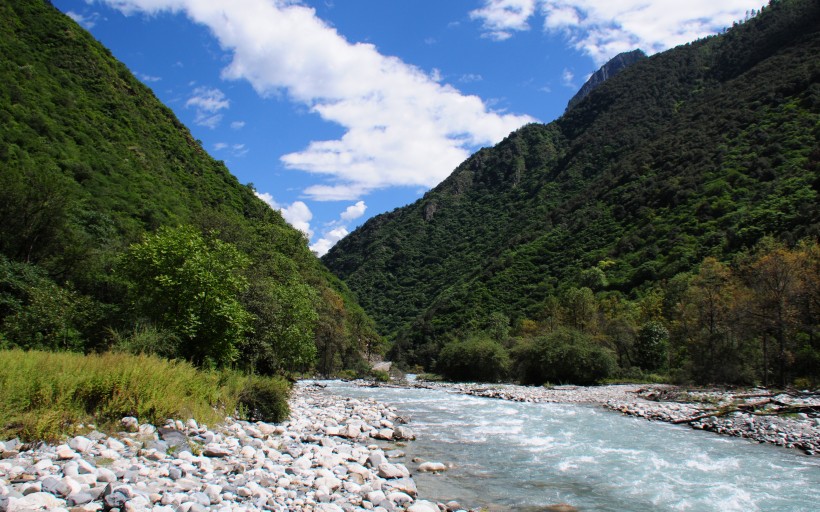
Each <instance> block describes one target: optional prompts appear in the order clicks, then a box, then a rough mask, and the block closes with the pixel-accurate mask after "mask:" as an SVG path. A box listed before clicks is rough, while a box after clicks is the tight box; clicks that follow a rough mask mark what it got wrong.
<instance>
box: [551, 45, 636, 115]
mask: <svg viewBox="0 0 820 512" xmlns="http://www.w3.org/2000/svg"><path fill="white" fill-rule="evenodd" d="M645 58H646V54H645V53H644V52H643V50H632V51H631V52H623V53H619V54H618V55H616V56H614V57H612V58H611V59H609V62H607V63H606V64H604V65H603V66H601V68H600V69H599V70H598V71H596V72H595V73H593V74H592V76H591V77H589V80H587V81H586V83H585V84H584V85H583V86H582V87H581V89H579V90H578V92H577V93H575V96H573V97H572V98H571V99H570V100H569V102H568V103H567V110H569V109H571V108H572V107H574V106H575V105H577V104H578V103H580V102H581V100H582V99H584V98H586V97H587V96H588V95H589V93H591V92H592V90H593V89H595V88H596V87H598V86H599V85H601V84H602V83H604V82H605V81H607V80H608V79H610V78H612V77H613V76H615V75H617V74H618V73H620V72H621V71H623V70H624V69H626V68H628V67H629V66H631V65H632V64H635V63H636V62H638V61H639V60H641V59H645Z"/></svg>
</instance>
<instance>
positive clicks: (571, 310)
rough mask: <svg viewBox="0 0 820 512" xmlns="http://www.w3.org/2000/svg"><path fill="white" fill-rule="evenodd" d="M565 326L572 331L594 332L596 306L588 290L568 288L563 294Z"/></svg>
mask: <svg viewBox="0 0 820 512" xmlns="http://www.w3.org/2000/svg"><path fill="white" fill-rule="evenodd" d="M564 311H566V319H567V324H568V325H569V326H570V327H572V328H573V329H577V330H579V331H584V332H594V331H595V329H596V325H595V320H596V315H597V313H598V304H597V302H596V300H595V295H594V294H593V293H592V290H590V289H589V288H586V287H583V288H570V289H569V290H567V292H566V293H565V294H564Z"/></svg>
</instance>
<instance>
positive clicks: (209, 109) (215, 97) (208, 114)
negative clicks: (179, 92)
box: [185, 87, 231, 129]
mask: <svg viewBox="0 0 820 512" xmlns="http://www.w3.org/2000/svg"><path fill="white" fill-rule="evenodd" d="M230 106H231V102H230V100H228V98H226V97H225V93H223V92H222V91H220V90H219V89H216V88H213V87H197V88H196V89H194V92H193V96H191V97H190V98H188V101H186V102H185V107H186V108H191V107H193V108H194V109H195V110H196V115H195V117H194V122H195V123H196V124H198V125H200V126H206V127H208V128H211V129H213V128H216V126H217V125H218V124H219V122H220V121H221V120H222V114H219V113H218V112H219V111H220V110H224V109H227V108H228V107H230Z"/></svg>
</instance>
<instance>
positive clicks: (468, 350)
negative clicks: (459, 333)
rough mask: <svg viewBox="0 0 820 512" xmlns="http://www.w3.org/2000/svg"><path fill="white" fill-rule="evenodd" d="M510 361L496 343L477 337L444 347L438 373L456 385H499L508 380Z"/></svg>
mask: <svg viewBox="0 0 820 512" xmlns="http://www.w3.org/2000/svg"><path fill="white" fill-rule="evenodd" d="M509 366H510V357H509V355H508V354H507V351H506V350H505V349H504V347H503V346H502V345H501V343H499V342H498V341H497V340H495V339H493V338H491V337H489V336H487V335H484V334H476V335H473V336H470V337H468V338H467V339H465V340H458V341H451V342H450V343H448V344H446V345H444V348H443V349H441V352H440V353H439V358H438V365H437V369H438V371H439V372H440V373H441V374H442V375H444V376H445V377H447V378H448V379H452V380H456V381H480V382H498V381H499V380H501V379H504V378H505V377H506V376H507V373H508V371H509Z"/></svg>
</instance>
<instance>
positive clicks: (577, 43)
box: [471, 0, 762, 65]
mask: <svg viewBox="0 0 820 512" xmlns="http://www.w3.org/2000/svg"><path fill="white" fill-rule="evenodd" d="M761 3H762V2H761V0H721V1H714V0H690V1H688V2H686V4H685V6H683V5H682V4H681V3H680V2H677V1H674V0H654V1H651V2H648V1H646V0H619V1H617V2H614V1H610V2H603V1H600V0H529V1H525V0H521V1H518V2H516V1H512V0H484V7H483V8H481V9H478V10H476V11H473V12H472V13H471V16H472V17H473V18H475V19H479V20H481V21H482V23H483V27H484V29H485V31H486V32H485V34H486V35H488V36H489V37H493V38H495V39H506V38H509V37H511V36H512V35H513V32H515V31H522V30H528V29H529V24H528V22H529V21H530V18H532V17H540V18H541V20H542V23H543V27H544V30H546V31H552V32H556V31H557V32H561V33H563V34H565V35H566V36H567V38H568V41H569V42H570V44H571V45H572V46H573V47H574V48H575V49H577V50H579V51H581V52H583V53H585V54H587V55H589V56H590V57H592V59H593V60H594V61H595V62H596V64H599V65H600V64H603V63H604V62H606V61H607V60H609V59H610V58H612V57H614V56H615V55H617V54H618V53H620V52H623V51H627V50H632V49H635V48H641V49H642V50H644V51H645V52H646V53H648V54H652V53H655V52H659V51H662V50H666V49H667V48H671V47H673V46H677V45H679V44H683V43H686V42H689V41H693V40H695V39H698V38H701V37H705V36H708V35H711V34H715V33H717V32H719V31H720V30H721V29H723V28H724V27H728V26H731V25H732V22H734V21H736V20H739V19H742V18H743V17H744V15H745V13H746V11H748V10H750V9H756V8H759V7H760V5H761ZM530 6H533V7H534V8H533V9H530ZM496 33H500V34H502V35H506V37H497V36H496V35H494V34H496Z"/></svg>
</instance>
